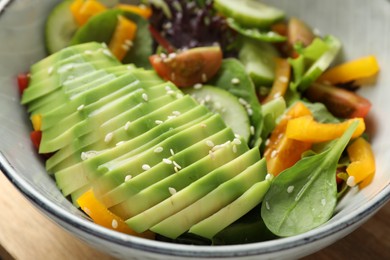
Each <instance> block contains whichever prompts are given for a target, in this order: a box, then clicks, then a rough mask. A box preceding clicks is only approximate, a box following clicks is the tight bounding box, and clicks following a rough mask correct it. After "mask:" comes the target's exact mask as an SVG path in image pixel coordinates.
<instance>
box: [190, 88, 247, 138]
mask: <svg viewBox="0 0 390 260" xmlns="http://www.w3.org/2000/svg"><path fill="white" fill-rule="evenodd" d="M184 92H185V93H188V94H190V95H191V96H192V97H194V98H195V99H196V100H197V101H198V102H199V103H201V104H204V105H205V106H206V107H207V108H208V109H210V110H211V111H212V112H214V113H219V114H220V115H221V117H222V119H223V120H224V122H225V123H226V125H227V126H229V127H230V128H232V129H233V132H234V133H236V134H239V135H240V136H241V137H242V138H244V139H245V140H246V142H248V141H249V137H250V121H249V116H248V113H247V112H246V110H245V108H244V107H243V106H242V105H241V104H240V102H239V101H238V99H237V97H236V96H234V95H233V94H230V93H229V92H228V91H226V90H223V89H220V88H217V87H213V86H203V87H202V88H200V89H193V88H192V89H184Z"/></svg>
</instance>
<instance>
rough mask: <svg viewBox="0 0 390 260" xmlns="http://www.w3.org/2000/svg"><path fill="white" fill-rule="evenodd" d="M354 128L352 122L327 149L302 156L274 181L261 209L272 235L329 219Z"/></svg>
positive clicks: (306, 228)
mask: <svg viewBox="0 0 390 260" xmlns="http://www.w3.org/2000/svg"><path fill="white" fill-rule="evenodd" d="M357 125H358V122H357V121H356V122H354V123H353V124H352V125H351V126H350V127H349V128H348V130H347V131H346V132H345V133H344V134H343V136H342V137H341V138H339V139H338V140H337V141H336V142H334V143H333V144H332V146H331V147H330V148H329V149H328V150H326V151H324V152H322V153H320V154H317V155H313V156H310V157H304V158H303V159H301V160H300V161H299V162H297V163H296V164H295V165H294V166H292V167H291V168H289V169H287V170H285V171H283V172H282V173H280V174H279V175H278V176H277V177H276V178H275V179H274V181H273V183H272V184H271V187H270V189H269V190H268V192H267V194H266V196H265V198H264V200H263V205H262V208H261V216H262V218H263V220H264V223H265V224H266V226H267V227H268V229H269V230H270V231H271V232H272V233H274V234H275V235H278V236H282V237H285V236H293V235H297V234H301V233H304V232H306V231H309V230H311V229H313V228H316V227H318V226H319V225H321V224H323V223H325V222H326V221H328V220H329V219H330V217H331V216H332V215H333V212H334V209H335V206H336V202H337V184H336V178H335V173H336V169H337V165H338V161H339V159H340V156H341V154H342V153H343V151H344V149H345V147H346V145H347V144H348V141H349V140H350V138H351V136H352V134H353V132H354V131H355V129H356V127H357Z"/></svg>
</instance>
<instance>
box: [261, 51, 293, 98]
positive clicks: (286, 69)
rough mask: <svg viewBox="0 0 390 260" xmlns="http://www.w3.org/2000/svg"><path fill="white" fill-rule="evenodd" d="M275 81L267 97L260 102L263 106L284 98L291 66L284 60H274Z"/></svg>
mask: <svg viewBox="0 0 390 260" xmlns="http://www.w3.org/2000/svg"><path fill="white" fill-rule="evenodd" d="M275 64H276V68H275V81H274V83H273V85H272V88H271V91H270V93H269V94H268V96H267V97H266V98H265V99H264V100H263V101H262V103H263V104H265V103H267V102H269V101H271V100H273V99H275V98H278V97H282V96H284V94H285V93H286V91H287V88H288V84H289V82H290V76H291V65H290V63H289V62H288V61H287V60H286V59H281V58H276V60H275Z"/></svg>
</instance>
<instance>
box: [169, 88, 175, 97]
mask: <svg viewBox="0 0 390 260" xmlns="http://www.w3.org/2000/svg"><path fill="white" fill-rule="evenodd" d="M167 94H168V95H171V96H173V95H175V94H176V92H175V91H173V90H172V89H171V90H167Z"/></svg>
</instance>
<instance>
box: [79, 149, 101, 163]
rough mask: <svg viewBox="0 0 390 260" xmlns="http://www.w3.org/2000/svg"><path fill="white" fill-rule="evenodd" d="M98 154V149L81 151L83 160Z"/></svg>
mask: <svg viewBox="0 0 390 260" xmlns="http://www.w3.org/2000/svg"><path fill="white" fill-rule="evenodd" d="M97 154H98V152H96V151H87V152H82V153H81V160H83V161H85V160H87V159H89V158H92V157H94V156H96V155H97Z"/></svg>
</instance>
